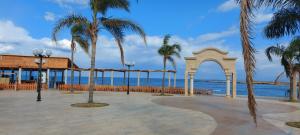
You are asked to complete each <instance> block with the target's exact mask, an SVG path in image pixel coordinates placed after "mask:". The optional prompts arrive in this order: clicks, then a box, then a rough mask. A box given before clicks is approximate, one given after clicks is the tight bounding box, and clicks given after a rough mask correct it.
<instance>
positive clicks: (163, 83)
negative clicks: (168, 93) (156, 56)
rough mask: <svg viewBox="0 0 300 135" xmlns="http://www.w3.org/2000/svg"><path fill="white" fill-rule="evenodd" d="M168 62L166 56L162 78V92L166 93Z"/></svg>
mask: <svg viewBox="0 0 300 135" xmlns="http://www.w3.org/2000/svg"><path fill="white" fill-rule="evenodd" d="M166 62H167V59H166V57H164V60H163V63H164V69H163V78H162V90H161V94H164V93H165V75H166Z"/></svg>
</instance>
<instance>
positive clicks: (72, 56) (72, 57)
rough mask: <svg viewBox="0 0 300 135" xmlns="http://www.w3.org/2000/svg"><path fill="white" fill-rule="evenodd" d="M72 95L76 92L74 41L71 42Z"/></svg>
mask: <svg viewBox="0 0 300 135" xmlns="http://www.w3.org/2000/svg"><path fill="white" fill-rule="evenodd" d="M71 42H72V43H71V49H72V50H71V93H73V92H74V51H75V43H74V41H73V39H72V41H71Z"/></svg>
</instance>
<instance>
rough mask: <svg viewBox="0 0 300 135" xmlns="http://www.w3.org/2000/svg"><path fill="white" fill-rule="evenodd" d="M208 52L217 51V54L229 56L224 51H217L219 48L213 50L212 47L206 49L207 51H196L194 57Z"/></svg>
mask: <svg viewBox="0 0 300 135" xmlns="http://www.w3.org/2000/svg"><path fill="white" fill-rule="evenodd" d="M206 51H215V52H218V53H220V54H224V55H227V54H228V52H225V51H222V50H220V49H217V48H212V47H210V48H205V49H203V50H200V51H195V52H193V54H194V55H197V54H200V53H203V52H206Z"/></svg>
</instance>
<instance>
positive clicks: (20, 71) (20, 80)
mask: <svg viewBox="0 0 300 135" xmlns="http://www.w3.org/2000/svg"><path fill="white" fill-rule="evenodd" d="M21 83H22V68H19V72H18V84H21Z"/></svg>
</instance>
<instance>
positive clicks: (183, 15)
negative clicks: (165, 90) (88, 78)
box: [0, 0, 289, 80]
mask: <svg viewBox="0 0 300 135" xmlns="http://www.w3.org/2000/svg"><path fill="white" fill-rule="evenodd" d="M70 13H77V14H82V15H85V16H87V17H90V16H91V14H90V11H89V7H88V0H26V1H24V0H2V1H1V5H0V53H5V54H7V53H8V54H23V55H31V52H32V49H34V48H46V49H51V50H53V52H54V55H55V56H64V57H69V56H70V51H69V44H70V41H69V38H70V36H69V33H68V30H65V31H63V32H62V33H61V34H60V36H59V37H60V41H59V44H58V45H55V44H53V42H51V31H52V28H53V27H54V24H55V22H56V21H57V20H58V19H59V18H62V17H64V16H66V15H68V14H70ZM108 16H113V17H119V18H126V19H131V20H133V21H134V22H136V23H138V24H139V25H140V26H141V27H143V28H144V30H145V32H146V33H147V37H148V45H147V46H145V45H144V44H143V43H142V41H141V39H140V38H139V37H138V36H136V35H134V34H133V33H127V37H126V41H125V43H124V49H125V56H126V58H125V59H126V60H127V61H135V63H136V66H135V69H161V68H162V58H161V57H160V56H159V55H158V54H157V49H158V48H159V47H160V46H161V42H162V39H163V36H164V35H165V34H171V35H172V36H173V37H172V40H171V42H173V43H174V42H178V43H180V44H181V45H182V47H183V51H182V56H183V57H186V56H191V55H192V52H193V51H197V50H201V49H203V48H206V47H216V48H219V49H222V50H225V51H228V52H229V55H230V56H232V57H237V58H238V62H237V64H236V67H237V73H238V79H239V80H244V78H245V74H244V68H243V61H242V57H241V56H242V54H241V43H240V35H239V8H238V5H236V4H235V3H234V0H213V1H209V0H207V1H205V2H204V1H199V0H172V1H169V0H140V1H139V2H138V3H136V1H135V0H131V12H130V13H126V12H124V11H119V10H111V11H109V13H108ZM256 16H257V17H256V18H255V19H254V20H255V30H254V31H255V40H254V43H255V47H256V49H257V50H258V53H257V54H256V57H257V70H256V74H255V79H256V80H273V79H274V78H275V76H276V75H277V74H279V73H280V72H281V71H283V68H282V67H281V66H280V64H279V61H278V59H275V60H274V62H269V61H268V60H267V58H266V57H265V55H264V49H265V48H266V47H268V46H269V45H274V44H276V43H283V44H286V43H288V41H289V38H288V37H285V38H282V39H277V40H268V39H266V38H265V37H264V36H263V34H262V29H263V28H264V26H265V25H266V23H267V22H268V21H269V20H270V19H271V17H272V11H271V10H269V9H260V10H259V11H257V12H256ZM75 60H76V61H75V62H76V63H77V64H78V65H79V66H81V67H89V57H88V56H87V55H86V54H84V53H83V52H82V51H81V50H80V49H78V50H77V52H76V58H75ZM96 61H97V62H96V65H97V67H98V68H122V65H121V63H120V54H119V49H118V48H117V46H116V45H115V43H114V41H113V39H112V38H111V36H110V35H109V34H108V33H107V32H100V37H99V41H98V47H97V59H96ZM177 64H178V77H179V78H183V73H184V68H185V64H184V60H183V58H181V59H177ZM168 68H169V69H172V67H171V66H169V67H168ZM153 77H160V74H154V75H153ZM197 78H198V79H224V78H225V77H224V75H223V72H222V71H221V68H220V67H219V66H218V65H217V64H215V63H213V62H205V63H203V64H202V65H200V69H199V71H198V72H197Z"/></svg>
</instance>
